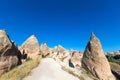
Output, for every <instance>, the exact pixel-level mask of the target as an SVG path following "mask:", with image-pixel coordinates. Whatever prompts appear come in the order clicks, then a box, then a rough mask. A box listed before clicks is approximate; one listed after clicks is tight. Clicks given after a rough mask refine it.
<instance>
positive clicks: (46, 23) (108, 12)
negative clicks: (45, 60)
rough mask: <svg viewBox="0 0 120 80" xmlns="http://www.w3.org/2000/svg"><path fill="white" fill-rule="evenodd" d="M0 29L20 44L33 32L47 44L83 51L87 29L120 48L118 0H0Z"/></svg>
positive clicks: (113, 48) (108, 47)
mask: <svg viewBox="0 0 120 80" xmlns="http://www.w3.org/2000/svg"><path fill="white" fill-rule="evenodd" d="M0 29H6V30H7V33H8V34H9V36H10V38H11V39H12V40H14V41H15V42H16V43H17V44H18V45H21V44H22V43H23V42H24V41H25V40H26V39H27V38H28V37H29V36H30V35H32V34H34V35H35V36H36V37H37V38H38V40H39V43H40V44H41V43H42V42H47V44H48V46H49V47H54V46H56V45H58V44H61V45H62V46H64V47H65V48H67V49H70V48H73V49H77V50H82V51H84V49H85V46H86V44H87V42H88V40H89V37H90V33H91V32H94V33H95V34H96V36H97V37H99V39H100V40H101V43H102V45H103V49H104V51H106V52H107V51H116V50H119V49H120V0H0Z"/></svg>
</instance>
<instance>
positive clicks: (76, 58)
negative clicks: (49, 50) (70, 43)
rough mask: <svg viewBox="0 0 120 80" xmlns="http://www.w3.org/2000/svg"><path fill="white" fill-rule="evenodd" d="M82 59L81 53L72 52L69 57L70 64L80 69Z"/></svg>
mask: <svg viewBox="0 0 120 80" xmlns="http://www.w3.org/2000/svg"><path fill="white" fill-rule="evenodd" d="M82 57H83V53H82V52H81V53H80V52H77V51H74V52H72V55H71V62H72V63H73V65H74V66H79V67H81V59H82Z"/></svg>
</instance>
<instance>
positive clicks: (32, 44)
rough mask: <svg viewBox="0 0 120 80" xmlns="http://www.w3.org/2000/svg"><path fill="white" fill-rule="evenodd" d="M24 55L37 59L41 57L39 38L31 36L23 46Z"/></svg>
mask: <svg viewBox="0 0 120 80" xmlns="http://www.w3.org/2000/svg"><path fill="white" fill-rule="evenodd" d="M20 50H21V52H22V55H24V54H27V56H28V57H30V58H32V59H36V58H37V57H39V54H40V49H39V42H38V40H37V38H36V37H35V36H34V35H32V36H30V37H29V38H28V39H27V40H26V41H25V42H24V43H23V44H22V46H21V49H20Z"/></svg>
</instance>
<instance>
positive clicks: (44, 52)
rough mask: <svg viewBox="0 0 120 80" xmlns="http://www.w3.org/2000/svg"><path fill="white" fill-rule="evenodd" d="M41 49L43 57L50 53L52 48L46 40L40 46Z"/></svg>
mask: <svg viewBox="0 0 120 80" xmlns="http://www.w3.org/2000/svg"><path fill="white" fill-rule="evenodd" d="M40 51H41V54H42V56H43V57H45V56H47V55H49V54H50V50H49V48H48V46H47V44H46V43H45V42H44V43H43V44H42V45H41V46H40Z"/></svg>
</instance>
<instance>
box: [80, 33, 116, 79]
mask: <svg viewBox="0 0 120 80" xmlns="http://www.w3.org/2000/svg"><path fill="white" fill-rule="evenodd" d="M82 67H83V68H84V69H85V70H87V71H88V72H90V73H91V74H92V75H93V76H94V77H96V78H98V79H99V80H115V77H114V76H113V74H112V72H111V68H110V65H109V63H108V61H107V59H106V57H105V54H104V52H103V49H102V46H101V43H100V41H99V39H98V38H97V37H96V36H95V35H94V34H93V33H92V35H91V37H90V41H89V42H88V44H87V46H86V49H85V51H84V54H83V58H82Z"/></svg>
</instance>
